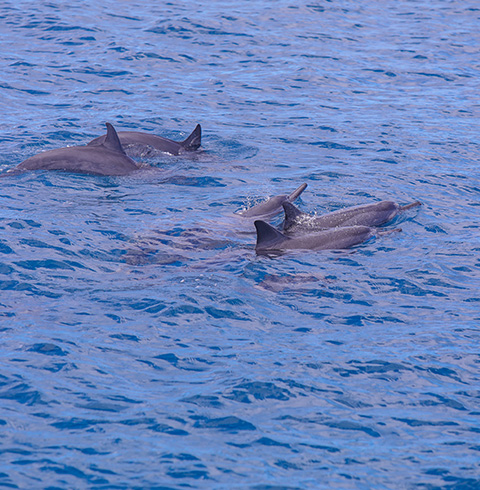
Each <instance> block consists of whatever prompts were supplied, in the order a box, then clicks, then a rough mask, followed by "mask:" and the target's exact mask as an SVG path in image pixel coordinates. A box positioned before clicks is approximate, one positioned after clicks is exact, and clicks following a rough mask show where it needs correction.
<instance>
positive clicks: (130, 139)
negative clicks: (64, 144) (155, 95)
mask: <svg viewBox="0 0 480 490" xmlns="http://www.w3.org/2000/svg"><path fill="white" fill-rule="evenodd" d="M117 134H118V137H119V138H120V142H121V143H122V146H123V147H124V148H125V150H126V151H127V152H128V149H129V148H131V147H135V148H137V149H138V147H145V148H153V149H155V150H158V151H162V152H164V153H170V154H171V155H181V154H182V153H185V152H188V151H195V150H198V148H199V147H200V145H201V142H202V127H201V126H200V124H197V126H196V127H195V129H194V130H193V131H192V133H191V134H190V136H189V137H188V138H186V139H185V140H184V141H173V140H169V139H168V138H163V137H162V136H157V135H155V134H148V133H141V132H138V131H118V133H117ZM105 138H106V136H105V135H103V136H99V137H98V138H95V139H94V140H92V141H90V143H88V146H95V145H99V144H102V143H103V142H104V141H105Z"/></svg>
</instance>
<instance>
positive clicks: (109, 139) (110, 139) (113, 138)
mask: <svg viewBox="0 0 480 490" xmlns="http://www.w3.org/2000/svg"><path fill="white" fill-rule="evenodd" d="M105 126H107V136H106V137H105V141H104V142H103V143H102V145H103V146H105V148H108V149H109V150H112V151H119V152H120V153H123V154H124V155H125V154H126V153H125V150H124V149H123V146H122V143H120V139H119V138H118V134H117V132H116V131H115V128H114V127H113V126H112V125H111V124H110V123H108V122H107V123H105Z"/></svg>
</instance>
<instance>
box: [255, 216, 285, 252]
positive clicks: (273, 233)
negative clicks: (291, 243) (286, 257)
mask: <svg viewBox="0 0 480 490" xmlns="http://www.w3.org/2000/svg"><path fill="white" fill-rule="evenodd" d="M254 225H255V228H256V229H257V246H256V248H257V249H260V250H262V249H275V246H276V245H280V244H281V243H283V242H285V241H286V240H290V238H289V237H287V236H285V235H284V234H283V233H281V232H279V231H278V230H277V229H275V228H274V227H273V226H271V225H269V224H268V223H266V222H265V221H262V220H257V221H255V223H254Z"/></svg>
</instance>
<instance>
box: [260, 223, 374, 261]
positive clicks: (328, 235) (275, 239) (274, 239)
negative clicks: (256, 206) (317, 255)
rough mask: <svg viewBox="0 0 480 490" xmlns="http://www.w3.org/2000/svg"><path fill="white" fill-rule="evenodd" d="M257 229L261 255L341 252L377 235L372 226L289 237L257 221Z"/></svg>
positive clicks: (348, 227) (333, 229) (328, 230)
mask: <svg viewBox="0 0 480 490" xmlns="http://www.w3.org/2000/svg"><path fill="white" fill-rule="evenodd" d="M255 228H256V229H257V245H256V247H255V250H256V251H257V253H260V254H261V253H268V252H281V251H283V250H339V249H344V248H349V247H353V246H354V245H358V244H359V243H362V242H364V241H366V240H368V239H369V238H371V237H373V236H375V235H376V234H377V233H376V230H375V228H371V227H370V226H345V227H340V228H329V229H327V230H323V231H318V232H317V233H313V234H309V235H298V236H293V237H289V236H287V235H284V234H283V233H281V232H280V231H278V230H277V229H275V228H274V227H273V226H271V225H269V224H268V223H266V222H265V221H261V220H257V221H255Z"/></svg>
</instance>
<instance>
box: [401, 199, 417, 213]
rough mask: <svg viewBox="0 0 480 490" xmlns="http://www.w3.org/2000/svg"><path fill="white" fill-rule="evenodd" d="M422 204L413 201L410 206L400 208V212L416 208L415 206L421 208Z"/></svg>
mask: <svg viewBox="0 0 480 490" xmlns="http://www.w3.org/2000/svg"><path fill="white" fill-rule="evenodd" d="M421 205H422V203H421V202H420V201H414V202H412V203H410V204H407V205H405V206H400V211H406V210H407V209H411V208H416V207H417V206H421Z"/></svg>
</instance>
